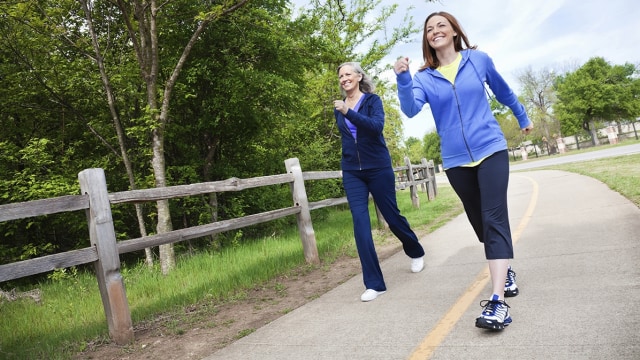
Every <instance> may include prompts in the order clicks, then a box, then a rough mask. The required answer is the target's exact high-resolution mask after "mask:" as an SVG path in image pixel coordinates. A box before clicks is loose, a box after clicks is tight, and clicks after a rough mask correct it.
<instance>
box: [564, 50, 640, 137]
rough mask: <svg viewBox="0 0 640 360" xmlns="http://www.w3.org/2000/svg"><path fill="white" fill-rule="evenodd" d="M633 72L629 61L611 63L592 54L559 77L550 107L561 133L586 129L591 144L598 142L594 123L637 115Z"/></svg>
mask: <svg viewBox="0 0 640 360" xmlns="http://www.w3.org/2000/svg"><path fill="white" fill-rule="evenodd" d="M635 72H636V67H635V66H633V65H631V64H625V65H614V66H612V65H610V64H609V63H608V62H607V61H606V60H605V59H604V58H601V57H594V58H591V59H589V61H587V62H586V63H585V64H584V65H583V66H582V67H580V68H579V69H578V70H576V71H575V72H573V73H568V74H566V75H565V76H563V77H561V78H560V79H559V80H560V81H559V84H558V99H559V102H558V103H557V104H556V106H554V107H553V109H554V113H555V114H556V116H557V117H558V119H559V120H560V122H561V125H562V132H563V133H564V134H566V135H576V134H578V132H579V131H580V130H585V131H587V132H588V133H589V134H590V136H591V139H592V143H593V144H594V145H598V144H599V141H598V136H597V133H596V128H597V126H596V123H597V122H603V121H620V120H622V119H630V118H634V117H635V116H637V114H638V112H637V109H638V105H637V101H638V100H637V92H636V90H635V89H636V88H637V85H634V84H635V83H636V82H637V81H638V80H637V79H634V78H633V75H634V74H635ZM634 92H635V95H634ZM634 96H635V97H634Z"/></svg>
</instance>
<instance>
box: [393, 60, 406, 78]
mask: <svg viewBox="0 0 640 360" xmlns="http://www.w3.org/2000/svg"><path fill="white" fill-rule="evenodd" d="M393 71H394V72H395V73H396V75H398V74H400V73H402V72H405V71H409V58H408V57H400V58H398V60H396V63H395V64H393Z"/></svg>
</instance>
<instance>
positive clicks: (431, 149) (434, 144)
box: [422, 131, 442, 164]
mask: <svg viewBox="0 0 640 360" xmlns="http://www.w3.org/2000/svg"><path fill="white" fill-rule="evenodd" d="M422 144H423V154H424V157H425V158H426V159H427V160H433V162H434V163H436V164H442V153H441V148H440V136H439V135H438V133H437V132H435V131H432V132H430V133H427V134H425V135H424V137H423V138H422Z"/></svg>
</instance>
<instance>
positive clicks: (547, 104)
mask: <svg viewBox="0 0 640 360" xmlns="http://www.w3.org/2000/svg"><path fill="white" fill-rule="evenodd" d="M518 80H519V81H520V83H521V84H522V88H523V93H522V98H523V100H524V104H525V106H526V108H527V113H528V114H529V117H530V119H531V121H533V123H534V124H535V128H534V133H535V134H537V135H538V137H544V138H546V139H552V135H553V134H558V133H560V123H559V122H558V120H557V119H556V118H555V117H554V114H553V104H554V103H555V102H556V101H557V99H556V91H555V80H556V75H555V74H554V72H553V71H552V70H549V69H547V68H543V69H540V70H538V71H534V70H533V69H531V68H528V69H527V70H525V71H524V72H522V73H521V74H520V75H519V76H518ZM503 128H504V127H503Z"/></svg>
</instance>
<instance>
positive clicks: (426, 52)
mask: <svg viewBox="0 0 640 360" xmlns="http://www.w3.org/2000/svg"><path fill="white" fill-rule="evenodd" d="M436 15H437V16H442V17H443V18H445V19H447V21H449V23H450V24H451V27H452V28H453V31H454V32H455V33H457V34H458V36H454V37H453V46H454V48H455V50H456V51H457V52H460V51H461V50H463V49H474V50H475V49H476V48H477V46H476V45H473V46H472V45H471V44H470V43H469V39H467V35H466V34H465V33H464V30H462V26H460V23H458V20H457V19H456V18H455V17H454V16H453V15H451V14H449V13H448V12H445V11H438V12H434V13H431V15H429V16H427V19H426V20H425V21H424V34H423V35H422V57H423V58H424V65H422V67H421V68H420V70H424V69H426V68H432V69H437V68H438V67H439V66H440V60H438V57H437V56H436V51H435V49H433V48H432V47H431V46H429V41H428V40H427V22H429V19H431V18H432V17H434V16H436ZM463 43H464V47H463Z"/></svg>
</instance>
